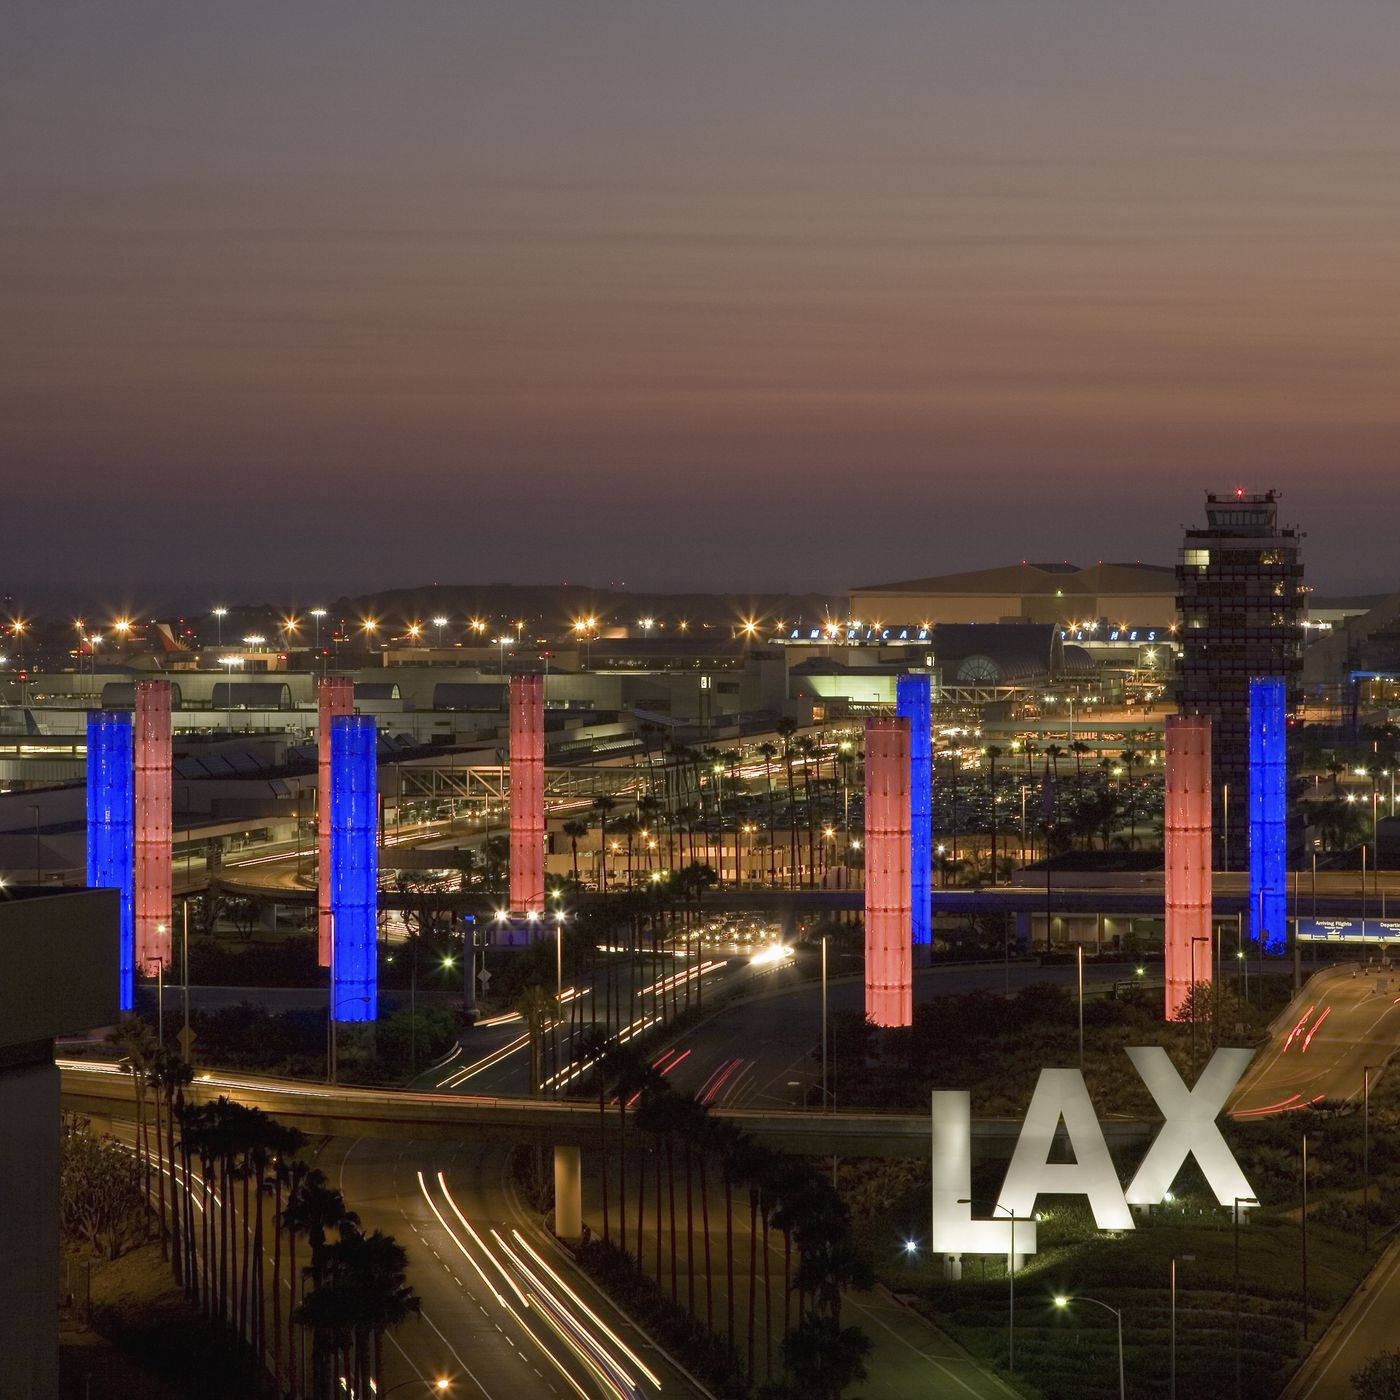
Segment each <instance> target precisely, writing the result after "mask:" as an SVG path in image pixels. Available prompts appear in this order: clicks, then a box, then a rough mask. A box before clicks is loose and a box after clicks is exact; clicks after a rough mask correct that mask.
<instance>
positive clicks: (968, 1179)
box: [930, 1045, 1254, 1255]
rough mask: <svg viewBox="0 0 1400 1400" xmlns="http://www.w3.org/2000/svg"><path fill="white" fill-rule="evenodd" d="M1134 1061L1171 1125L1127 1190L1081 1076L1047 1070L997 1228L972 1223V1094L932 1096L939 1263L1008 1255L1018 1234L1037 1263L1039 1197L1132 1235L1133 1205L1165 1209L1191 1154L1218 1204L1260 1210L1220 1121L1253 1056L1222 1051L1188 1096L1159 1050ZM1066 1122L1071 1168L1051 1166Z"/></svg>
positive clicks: (1134, 1055) (1141, 1052)
mask: <svg viewBox="0 0 1400 1400" xmlns="http://www.w3.org/2000/svg"><path fill="white" fill-rule="evenodd" d="M1127 1055H1128V1058H1129V1059H1130V1060H1131V1061H1132V1062H1133V1068H1134V1069H1136V1070H1137V1072H1138V1074H1139V1075H1140V1076H1141V1077H1142V1081H1143V1083H1144V1084H1146V1085H1147V1088H1148V1091H1149V1092H1150V1093H1151V1095H1152V1097H1153V1099H1154V1100H1155V1101H1156V1104H1157V1107H1158V1108H1159V1109H1161V1111H1162V1116H1163V1117H1164V1118H1165V1120H1166V1121H1165V1122H1164V1123H1163V1124H1162V1126H1161V1128H1160V1129H1159V1130H1158V1132H1157V1136H1156V1137H1155V1138H1154V1139H1153V1141H1152V1145H1151V1147H1149V1148H1148V1150H1147V1155H1146V1156H1145V1157H1144V1158H1143V1159H1142V1164H1141V1166H1139V1167H1138V1169H1137V1172H1136V1173H1135V1174H1134V1176H1133V1179H1132V1181H1130V1182H1129V1183H1128V1189H1127V1190H1126V1191H1124V1190H1123V1188H1122V1187H1121V1186H1120V1185H1119V1183H1118V1173H1117V1172H1116V1171H1115V1170H1114V1166H1113V1161H1112V1159H1111V1158H1110V1157H1109V1154H1108V1143H1107V1142H1106V1141H1105V1140H1104V1135H1103V1129H1102V1128H1100V1126H1099V1120H1098V1117H1097V1115H1096V1114H1095V1112H1094V1106H1093V1104H1092V1103H1090V1101H1089V1091H1088V1089H1087V1088H1086V1087H1085V1085H1084V1076H1083V1074H1081V1073H1080V1071H1079V1070H1077V1069H1043V1070H1041V1071H1040V1078H1039V1080H1038V1081H1037V1083H1036V1086H1035V1093H1034V1094H1033V1095H1032V1096H1031V1102H1030V1107H1029V1108H1028V1109H1027V1110H1026V1117H1025V1121H1024V1122H1023V1123H1022V1125H1021V1134H1020V1137H1019V1138H1017V1140H1016V1150H1015V1151H1014V1152H1013V1153H1012V1156H1011V1165H1010V1166H1009V1167H1008V1168H1007V1171H1006V1179H1005V1180H1004V1181H1003V1182H1002V1187H1001V1194H1000V1195H999V1196H998V1198H997V1208H996V1212H995V1214H994V1216H993V1218H992V1219H986V1220H974V1219H973V1218H972V1204H971V1199H970V1198H971V1196H972V1099H971V1095H970V1094H969V1093H968V1092H967V1091H966V1090H962V1089H935V1090H934V1093H933V1234H932V1239H931V1241H930V1243H931V1245H932V1248H933V1251H934V1253H935V1254H951V1255H959V1254H1011V1253H1012V1239H1013V1232H1014V1239H1015V1253H1016V1254H1034V1253H1035V1252H1036V1240H1035V1221H1034V1219H1033V1218H1032V1212H1033V1211H1034V1209H1035V1198H1036V1196H1037V1195H1038V1194H1039V1193H1041V1192H1045V1193H1047V1194H1050V1195H1056V1196H1087V1197H1088V1199H1089V1206H1090V1208H1091V1209H1092V1210H1093V1212H1094V1223H1095V1224H1096V1225H1097V1226H1098V1227H1099V1229H1100V1230H1131V1229H1132V1228H1133V1216H1132V1212H1131V1210H1129V1206H1150V1205H1157V1204H1158V1203H1159V1202H1161V1201H1162V1200H1163V1199H1164V1198H1165V1197H1166V1194H1167V1192H1168V1191H1169V1190H1170V1189H1171V1184H1172V1182H1173V1181H1174V1180H1175V1179H1176V1174H1177V1172H1178V1171H1180V1170H1181V1166H1182V1164H1183V1163H1184V1162H1185V1161H1186V1159H1187V1157H1189V1156H1192V1155H1194V1156H1195V1158H1196V1162H1197V1165H1198V1166H1199V1167H1200V1169H1201V1172H1202V1174H1203V1175H1204V1176H1205V1179H1206V1181H1207V1182H1208V1183H1209V1185H1210V1188H1211V1190H1212V1191H1214V1192H1215V1198H1216V1200H1218V1201H1219V1202H1220V1204H1221V1205H1224V1206H1230V1207H1231V1208H1233V1207H1234V1205H1235V1201H1236V1200H1237V1199H1243V1200H1249V1201H1253V1199H1254V1192H1253V1191H1252V1190H1251V1189H1250V1186H1249V1182H1248V1181H1246V1180H1245V1176H1244V1173H1243V1172H1242V1171H1241V1170H1240V1166H1239V1163H1238V1162H1236V1161H1235V1156H1234V1153H1232V1152H1231V1151H1230V1149H1229V1147H1228V1146H1227V1145H1226V1143H1225V1139H1224V1138H1223V1137H1222V1136H1221V1133H1220V1128H1219V1127H1218V1125H1217V1124H1216V1118H1217V1117H1218V1116H1219V1114H1220V1110H1221V1109H1222V1108H1223V1107H1224V1106H1225V1100H1226V1099H1227V1098H1228V1097H1229V1096H1230V1091H1231V1090H1232V1089H1233V1088H1234V1087H1235V1085H1236V1084H1238V1083H1239V1081H1240V1078H1241V1076H1242V1075H1243V1074H1244V1072H1245V1070H1246V1069H1247V1068H1248V1067H1249V1062H1250V1060H1252V1059H1253V1058H1254V1051H1253V1050H1230V1049H1220V1050H1217V1051H1216V1052H1215V1054H1214V1055H1212V1056H1211V1060H1210V1063H1209V1064H1208V1065H1207V1066H1206V1067H1205V1070H1204V1071H1203V1072H1202V1074H1201V1077H1200V1079H1198V1080H1197V1081H1196V1086H1195V1088H1194V1089H1188V1088H1187V1087H1186V1085H1185V1083H1183V1081H1182V1079H1181V1076H1180V1075H1179V1074H1177V1072H1176V1067H1175V1066H1174V1065H1173V1064H1172V1062H1171V1060H1170V1059H1169V1058H1168V1056H1167V1052H1166V1051H1165V1050H1164V1049H1162V1048H1161V1046H1158V1045H1151V1046H1140V1047H1136V1048H1134V1049H1130V1050H1128V1051H1127ZM1061 1119H1063V1120H1064V1125H1065V1134H1066V1136H1067V1137H1068V1138H1069V1143H1070V1146H1071V1148H1072V1149H1073V1152H1074V1161H1073V1162H1070V1163H1063V1162H1051V1161H1050V1160H1049V1159H1050V1148H1051V1144H1052V1142H1053V1141H1054V1138H1055V1131H1056V1129H1057V1128H1058V1127H1059V1124H1060V1120H1061ZM1013 1217H1014V1224H1013ZM1018 1226H1019V1228H1017V1227H1018Z"/></svg>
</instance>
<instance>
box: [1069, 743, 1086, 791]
mask: <svg viewBox="0 0 1400 1400" xmlns="http://www.w3.org/2000/svg"><path fill="white" fill-rule="evenodd" d="M1069 751H1070V752H1071V753H1072V754H1073V755H1074V796H1075V800H1076V801H1078V800H1079V799H1081V798H1082V797H1083V796H1084V755H1085V754H1087V753H1088V752H1089V746H1088V744H1086V743H1085V742H1084V740H1083V739H1076V740H1075V741H1074V742H1073V743H1072V744H1071V745H1070V746H1069Z"/></svg>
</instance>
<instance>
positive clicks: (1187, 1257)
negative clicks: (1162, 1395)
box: [1168, 1254, 1196, 1400]
mask: <svg viewBox="0 0 1400 1400" xmlns="http://www.w3.org/2000/svg"><path fill="white" fill-rule="evenodd" d="M1195 1258H1196V1256H1195V1255H1194V1254H1173V1255H1172V1340H1171V1384H1170V1387H1169V1390H1168V1394H1169V1395H1170V1396H1171V1400H1176V1261H1177V1260H1178V1259H1180V1260H1181V1261H1182V1262H1183V1263H1191V1262H1193V1261H1194V1260H1195Z"/></svg>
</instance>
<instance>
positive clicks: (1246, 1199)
mask: <svg viewBox="0 0 1400 1400" xmlns="http://www.w3.org/2000/svg"><path fill="white" fill-rule="evenodd" d="M1258 1204H1259V1202H1258V1201H1257V1200H1255V1198H1254V1197H1253V1196H1236V1197H1235V1218H1234V1225H1235V1287H1234V1293H1235V1400H1240V1211H1241V1209H1242V1208H1243V1207H1245V1206H1257V1205H1258Z"/></svg>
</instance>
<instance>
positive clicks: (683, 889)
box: [514, 865, 715, 1094]
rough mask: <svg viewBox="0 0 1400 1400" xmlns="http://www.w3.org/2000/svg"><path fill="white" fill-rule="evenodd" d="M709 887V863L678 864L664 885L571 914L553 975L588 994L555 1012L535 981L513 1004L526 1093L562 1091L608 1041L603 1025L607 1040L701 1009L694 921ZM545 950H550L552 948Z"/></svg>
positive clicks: (547, 992) (552, 999)
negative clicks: (524, 1043)
mask: <svg viewBox="0 0 1400 1400" xmlns="http://www.w3.org/2000/svg"><path fill="white" fill-rule="evenodd" d="M714 880H715V875H714V871H713V870H711V869H710V867H709V866H706V865H696V866H686V867H684V868H683V869H681V870H678V871H676V872H675V873H674V874H673V875H672V876H671V878H670V879H668V880H666V881H664V882H661V883H658V884H656V885H652V886H649V887H647V888H645V889H638V890H632V891H629V892H627V893H625V894H614V895H612V896H610V897H609V898H608V899H607V900H606V901H595V902H594V903H592V904H591V905H589V906H588V907H587V908H585V909H581V910H579V911H578V913H577V914H576V915H575V917H574V919H573V922H572V924H571V925H570V926H569V928H568V932H567V933H566V934H565V936H564V943H563V947H562V948H561V949H560V956H559V962H560V970H561V971H563V972H564V974H565V976H566V978H567V979H568V980H569V981H570V982H572V983H574V984H576V985H577V984H582V983H583V982H585V981H591V983H592V996H591V997H589V998H584V997H581V996H574V997H571V998H570V999H569V1000H568V1001H567V1003H566V1004H565V1005H564V1006H560V1004H559V1002H558V1000H557V997H556V996H555V993H554V991H553V990H552V989H550V988H549V987H547V986H546V985H544V984H543V983H541V982H539V981H536V982H532V983H530V984H528V985H526V986H525V987H524V988H522V990H521V992H520V994H519V996H518V997H517V998H516V999H515V1001H514V1009H515V1010H516V1011H517V1012H519V1013H520V1015H521V1016H522V1018H523V1019H524V1021H525V1025H526V1029H527V1032H528V1034H529V1036H530V1084H531V1092H532V1093H536V1094H537V1093H539V1092H540V1090H541V1089H542V1088H543V1087H545V1086H551V1087H554V1088H561V1087H563V1086H562V1083H561V1078H562V1074H563V1072H564V1071H566V1070H568V1069H569V1068H570V1066H571V1065H572V1064H573V1062H574V1061H576V1060H578V1059H580V1058H582V1059H585V1060H588V1061H592V1060H595V1059H596V1058H597V1057H598V1055H599V1054H600V1053H601V1048H602V1047H603V1046H604V1045H605V1043H606V1041H607V1040H608V1036H607V1035H606V1034H604V1033H603V1031H602V1027H603V1026H610V1027H612V1034H614V1035H615V1034H616V1033H617V1032H618V1031H619V1030H620V1029H621V1028H623V1027H627V1026H631V1025H634V1024H636V1023H637V1022H639V1021H647V1022H653V1023H654V1022H659V1021H670V1020H674V1019H675V1018H676V1017H677V1016H679V1015H680V1014H682V1013H683V1012H684V1011H688V1010H689V1009H690V1008H691V1007H692V1005H693V1006H695V1007H696V1009H702V1008H703V1006H704V994H705V993H704V983H703V976H702V974H701V973H700V972H699V965H700V963H701V962H702V961H703V949H702V947H701V945H700V941H699V938H698V936H697V927H696V924H695V916H696V911H697V909H698V908H699V900H700V896H701V894H702V893H703V892H704V891H705V890H706V889H708V888H709V887H710V886H711V885H712V884H713V883H714ZM600 944H601V945H604V947H603V948H602V949H601V950H600V947H599V945H600ZM547 951H549V952H550V953H551V954H552V953H553V948H552V941H551V945H550V947H549V948H548V949H547ZM550 961H551V962H553V961H554V959H553V957H552V956H551V958H550ZM561 1037H562V1038H563V1041H564V1043H563V1044H562V1045H561ZM570 1047H572V1049H570Z"/></svg>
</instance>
